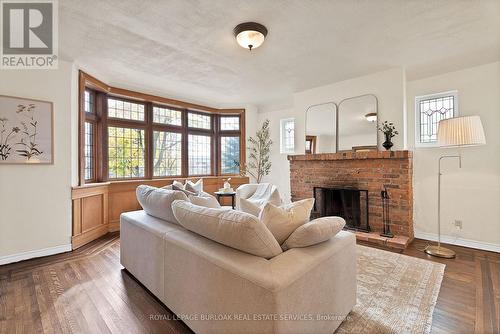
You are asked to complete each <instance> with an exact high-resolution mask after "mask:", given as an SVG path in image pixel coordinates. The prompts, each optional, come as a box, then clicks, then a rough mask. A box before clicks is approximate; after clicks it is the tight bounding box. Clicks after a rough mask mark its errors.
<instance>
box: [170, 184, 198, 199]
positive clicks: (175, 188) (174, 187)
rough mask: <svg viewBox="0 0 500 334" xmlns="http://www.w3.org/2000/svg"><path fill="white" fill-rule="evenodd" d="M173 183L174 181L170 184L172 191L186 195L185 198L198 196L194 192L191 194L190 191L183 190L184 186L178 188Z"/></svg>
mask: <svg viewBox="0 0 500 334" xmlns="http://www.w3.org/2000/svg"><path fill="white" fill-rule="evenodd" d="M175 182H176V181H174V183H173V184H172V189H173V190H178V191H182V192H183V193H184V194H186V196H196V195H198V194H197V193H195V192H192V191H189V190H186V189H184V186H179V185H178V184H175ZM178 183H180V182H178ZM181 185H182V183H181Z"/></svg>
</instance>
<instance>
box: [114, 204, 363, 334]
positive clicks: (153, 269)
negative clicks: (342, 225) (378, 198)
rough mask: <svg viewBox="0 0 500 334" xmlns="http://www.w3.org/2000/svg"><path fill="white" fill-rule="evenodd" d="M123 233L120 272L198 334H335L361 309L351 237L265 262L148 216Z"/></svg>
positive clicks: (126, 224) (139, 216)
mask: <svg viewBox="0 0 500 334" xmlns="http://www.w3.org/2000/svg"><path fill="white" fill-rule="evenodd" d="M201 223H203V222H201ZM120 225H121V230H120V234H121V236H120V237H121V250H120V252H121V254H120V257H121V264H122V265H123V266H124V267H125V268H126V269H127V271H128V272H130V273H131V274H132V275H134V276H135V277H136V278H137V279H138V280H139V281H140V282H141V283H142V284H144V286H146V287H147V288H148V289H149V291H151V292H152V293H153V294H154V295H155V296H156V297H158V298H159V299H160V300H161V301H162V302H163V303H164V304H165V305H166V306H167V307H168V308H169V309H170V310H172V311H173V312H174V313H175V314H176V315H177V316H178V317H180V318H182V319H183V320H184V322H185V323H186V324H187V325H188V326H189V327H190V328H191V329H192V330H193V331H194V332H196V333H333V332H334V331H335V329H336V328H337V327H338V326H339V325H340V323H341V322H342V320H343V319H344V318H345V316H346V315H347V314H348V313H349V312H350V311H351V309H352V308H353V306H354V305H355V303H356V249H355V237H354V235H353V234H351V233H349V232H344V231H341V232H340V233H338V234H337V235H336V236H335V237H333V238H332V239H330V240H329V241H326V242H322V243H320V244H317V245H314V246H309V247H304V248H292V249H289V250H287V251H285V252H282V253H281V254H279V255H277V256H274V257H272V258H270V259H265V258H264V257H260V256H255V255H251V254H248V253H245V252H242V251H239V250H236V249H234V248H231V247H228V246H224V245H222V244H220V243H217V242H215V241H212V240H210V239H208V238H205V237H203V236H201V235H198V234H196V233H193V232H191V231H188V230H187V229H185V228H184V227H182V226H181V225H179V224H178V223H176V222H168V221H165V220H162V219H159V218H155V217H153V216H150V215H148V214H147V213H146V212H145V211H142V210H141V211H134V212H128V213H124V214H122V215H121V221H120Z"/></svg>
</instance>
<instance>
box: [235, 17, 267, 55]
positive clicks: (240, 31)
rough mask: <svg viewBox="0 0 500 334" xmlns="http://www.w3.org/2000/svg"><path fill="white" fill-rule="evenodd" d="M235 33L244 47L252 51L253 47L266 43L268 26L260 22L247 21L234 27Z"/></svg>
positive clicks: (237, 39)
mask: <svg viewBox="0 0 500 334" xmlns="http://www.w3.org/2000/svg"><path fill="white" fill-rule="evenodd" d="M233 33H234V37H236V41H237V42H238V44H239V45H240V46H241V47H242V48H245V49H249V50H250V51H252V49H255V48H258V47H259V46H261V45H262V43H264V39H265V38H266V36H267V28H266V27H264V26H263V25H262V24H260V23H256V22H245V23H240V24H238V25H237V26H236V27H235V28H234V29H233Z"/></svg>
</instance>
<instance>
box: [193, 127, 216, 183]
mask: <svg viewBox="0 0 500 334" xmlns="http://www.w3.org/2000/svg"><path fill="white" fill-rule="evenodd" d="M211 142H212V138H211V137H210V136H204V135H191V134H190V135H188V166H189V175H210V174H211V171H212V165H211Z"/></svg>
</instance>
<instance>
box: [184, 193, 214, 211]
mask: <svg viewBox="0 0 500 334" xmlns="http://www.w3.org/2000/svg"><path fill="white" fill-rule="evenodd" d="M189 200H190V201H191V203H193V204H195V205H199V206H203V207H205V208H213V209H217V208H220V207H221V206H220V204H219V201H217V199H216V198H215V197H214V196H212V195H210V194H207V193H202V194H200V195H198V196H193V195H190V196H189Z"/></svg>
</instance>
